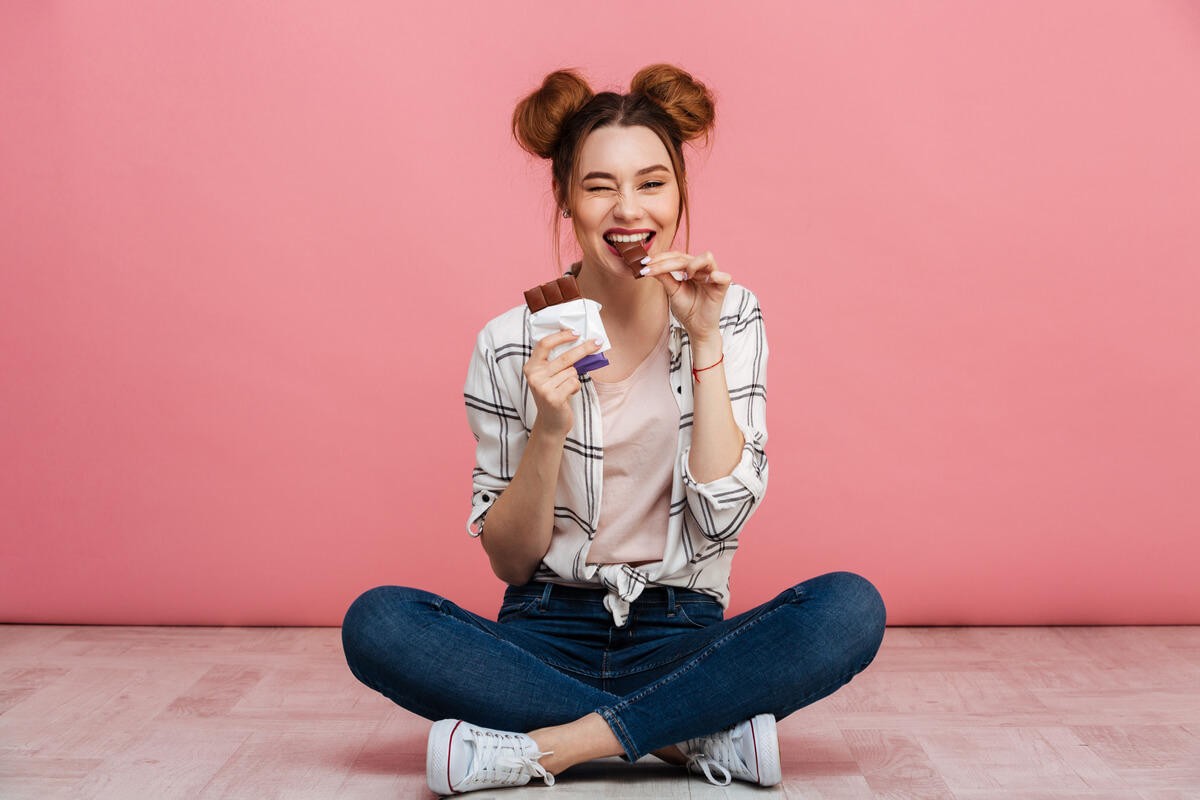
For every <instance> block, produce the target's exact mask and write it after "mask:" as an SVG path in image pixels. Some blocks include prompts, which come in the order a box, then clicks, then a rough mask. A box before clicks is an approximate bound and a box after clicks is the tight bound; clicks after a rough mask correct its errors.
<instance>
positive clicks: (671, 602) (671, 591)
mask: <svg viewBox="0 0 1200 800" xmlns="http://www.w3.org/2000/svg"><path fill="white" fill-rule="evenodd" d="M667 616H668V617H673V616H675V587H674V586H668V587H667Z"/></svg>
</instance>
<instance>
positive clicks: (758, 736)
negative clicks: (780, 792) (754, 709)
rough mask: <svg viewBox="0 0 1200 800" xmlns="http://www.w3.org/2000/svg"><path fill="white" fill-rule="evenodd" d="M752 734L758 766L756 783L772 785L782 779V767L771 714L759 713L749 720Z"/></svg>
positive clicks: (773, 717) (777, 738)
mask: <svg viewBox="0 0 1200 800" xmlns="http://www.w3.org/2000/svg"><path fill="white" fill-rule="evenodd" d="M750 731H751V733H753V734H754V758H755V760H756V762H757V763H756V765H755V766H757V767H758V783H759V785H761V786H774V785H775V784H777V783H779V782H780V781H781V780H783V769H782V767H781V765H780V763H779V733H778V732H777V731H776V730H775V716H774V715H773V714H759V715H758V716H757V717H755V718H754V719H752V720H751V721H750Z"/></svg>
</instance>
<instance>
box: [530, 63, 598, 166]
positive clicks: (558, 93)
mask: <svg viewBox="0 0 1200 800" xmlns="http://www.w3.org/2000/svg"><path fill="white" fill-rule="evenodd" d="M593 96H594V93H593V92H592V90H591V87H589V86H588V84H587V81H585V80H584V79H583V78H581V77H580V76H579V73H577V72H576V71H575V70H571V69H560V70H556V71H554V72H551V73H550V74H549V75H547V76H546V80H544V81H542V86H541V88H540V89H538V90H536V91H534V92H533V93H532V94H530V95H528V96H526V97H525V98H523V99H522V100H521V102H519V103H517V107H516V110H514V111H513V117H512V130H513V136H514V137H516V140H517V142H518V143H519V144H520V145H521V147H522V148H524V149H525V150H527V151H529V152H530V153H532V154H533V155H535V156H538V157H539V158H552V157H553V156H554V148H555V145H557V144H558V140H559V137H560V135H561V133H562V128H563V122H564V121H565V120H566V119H567V118H568V117H570V116H571V115H572V114H574V113H575V112H576V111H579V110H580V109H581V108H583V107H584V106H586V105H587V104H588V101H589V100H591V99H592V97H593Z"/></svg>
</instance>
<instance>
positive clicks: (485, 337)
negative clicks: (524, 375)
mask: <svg viewBox="0 0 1200 800" xmlns="http://www.w3.org/2000/svg"><path fill="white" fill-rule="evenodd" d="M463 398H464V400H465V402H466V406H467V423H468V424H469V425H470V426H471V433H472V434H473V435H474V436H475V442H476V445H475V468H474V470H473V471H472V480H471V484H472V490H471V513H470V515H469V516H468V518H467V532H468V533H470V534H471V535H472V536H478V535H479V534H480V533H481V532H482V531H483V523H484V518H485V517H486V516H487V512H488V511H489V510H490V509H491V507H492V504H493V503H495V502H496V500H497V499H498V498H499V497H500V494H501V492H503V491H504V489H505V488H506V487H507V486H508V484H509V482H510V481H512V478H513V474H514V473H515V472H516V470H517V465H518V464H520V463H521V455H522V454H523V453H524V452H525V445H526V443H527V442H528V440H529V433H528V431H527V430H526V428H525V425H524V422H523V421H522V419H521V414H520V412H519V411H518V410H517V407H516V405H515V404H514V403H513V402H512V400H511V399H510V391H509V389H508V387H507V386H506V384H505V380H504V376H503V375H502V374H501V371H500V369H499V367H498V361H497V353H496V349H495V347H494V346H493V342H492V340H491V336H490V335H489V331H488V329H487V328H485V329H484V330H483V331H482V332H480V334H479V337H478V339H477V340H476V343H475V352H474V353H473V354H472V355H471V363H470V365H469V366H468V368H467V380H466V384H465V385H464V386H463Z"/></svg>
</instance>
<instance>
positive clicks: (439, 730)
mask: <svg viewBox="0 0 1200 800" xmlns="http://www.w3.org/2000/svg"><path fill="white" fill-rule="evenodd" d="M461 724H462V720H460V719H443V720H438V721H437V722H435V723H433V727H432V728H430V729H429V744H427V745H426V746H425V780H426V782H428V783H429V789H430V791H432V792H433V793H434V794H442V795H445V794H454V790H453V789H451V788H450V773H449V769H450V740H451V739H453V738H454V730H455V728H457V727H458V726H459V725H461Z"/></svg>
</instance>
